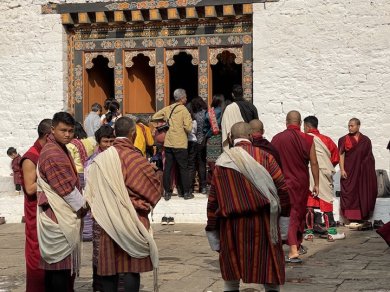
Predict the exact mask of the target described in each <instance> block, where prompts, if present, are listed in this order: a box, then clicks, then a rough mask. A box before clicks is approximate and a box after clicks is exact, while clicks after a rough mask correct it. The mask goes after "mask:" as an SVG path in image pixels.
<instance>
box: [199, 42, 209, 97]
mask: <svg viewBox="0 0 390 292" xmlns="http://www.w3.org/2000/svg"><path fill="white" fill-rule="evenodd" d="M208 60H209V47H208V46H199V65H198V80H199V81H198V92H199V96H200V97H202V98H203V99H204V101H206V102H208V101H209V100H210V98H211V97H209V62H208Z"/></svg>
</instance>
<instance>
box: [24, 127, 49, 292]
mask: <svg viewBox="0 0 390 292" xmlns="http://www.w3.org/2000/svg"><path fill="white" fill-rule="evenodd" d="M50 131H51V120H50V119H45V120H42V121H41V122H40V123H39V125H38V139H37V140H36V141H35V143H34V145H33V146H32V147H31V148H30V149H29V150H28V151H27V152H26V153H25V154H24V155H23V157H22V160H21V162H20V165H21V169H22V187H23V192H24V217H25V222H26V225H25V234H26V243H25V257H26V291H27V292H42V291H45V271H44V270H43V269H40V268H39V261H40V253H39V243H38V237H37V218H36V214H37V171H36V169H37V164H38V159H39V154H40V153H41V150H42V147H43V145H45V144H46V140H47V136H48V135H49V134H50Z"/></svg>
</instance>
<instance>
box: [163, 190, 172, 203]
mask: <svg viewBox="0 0 390 292" xmlns="http://www.w3.org/2000/svg"><path fill="white" fill-rule="evenodd" d="M171 198H172V192H167V191H164V200H165V201H169V200H170V199H171Z"/></svg>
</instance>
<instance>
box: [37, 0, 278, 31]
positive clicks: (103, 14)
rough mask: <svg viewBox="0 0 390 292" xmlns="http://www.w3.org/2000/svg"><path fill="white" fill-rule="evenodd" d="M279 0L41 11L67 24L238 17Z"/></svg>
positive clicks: (187, 0)
mask: <svg viewBox="0 0 390 292" xmlns="http://www.w3.org/2000/svg"><path fill="white" fill-rule="evenodd" d="M277 1H278V0H133V1H122V2H99V3H77V4H53V3H48V4H45V5H42V13H43V14H61V19H62V23H63V24H64V25H67V26H74V25H79V24H81V25H88V24H93V23H98V24H99V23H129V22H130V23H137V22H138V23H139V22H153V21H166V20H179V21H182V20H196V19H207V18H209V19H213V18H215V19H217V18H221V17H224V18H239V17H242V16H247V15H252V12H253V11H252V3H265V2H277Z"/></svg>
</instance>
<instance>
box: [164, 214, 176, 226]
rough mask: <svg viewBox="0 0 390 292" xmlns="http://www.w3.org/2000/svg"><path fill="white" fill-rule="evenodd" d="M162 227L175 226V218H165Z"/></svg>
mask: <svg viewBox="0 0 390 292" xmlns="http://www.w3.org/2000/svg"><path fill="white" fill-rule="evenodd" d="M161 225H175V219H174V218H173V217H167V216H164V217H162V219H161Z"/></svg>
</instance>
